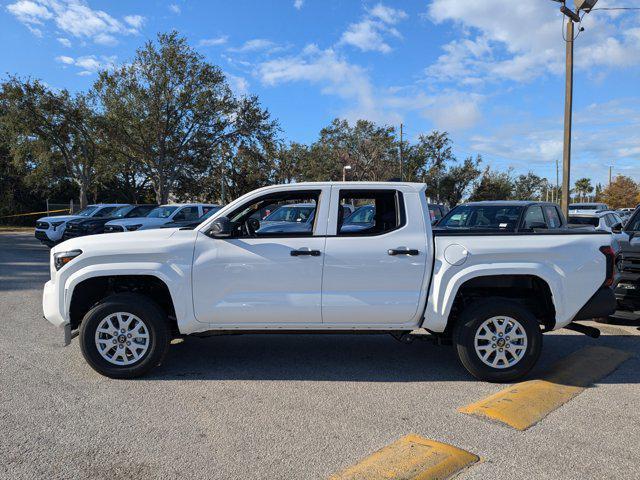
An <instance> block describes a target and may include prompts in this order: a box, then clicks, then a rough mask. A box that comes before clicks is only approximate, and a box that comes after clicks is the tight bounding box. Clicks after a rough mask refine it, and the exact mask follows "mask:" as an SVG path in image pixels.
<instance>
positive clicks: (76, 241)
mask: <svg viewBox="0 0 640 480" xmlns="http://www.w3.org/2000/svg"><path fill="white" fill-rule="evenodd" d="M177 231H178V230H174V229H169V228H166V229H153V230H143V231H135V232H122V233H108V234H98V235H87V236H85V237H78V238H72V239H70V240H67V241H65V242H62V243H60V244H58V245H56V246H55V247H54V248H53V249H52V252H53V253H58V252H65V251H69V250H82V251H101V252H107V251H108V252H127V253H133V252H135V251H137V250H140V249H142V250H143V251H144V250H145V249H146V250H148V249H149V247H150V246H152V245H154V244H157V243H160V244H161V243H162V242H164V241H166V240H167V239H168V238H170V237H171V236H172V235H174V234H175V233H176V232H177Z"/></svg>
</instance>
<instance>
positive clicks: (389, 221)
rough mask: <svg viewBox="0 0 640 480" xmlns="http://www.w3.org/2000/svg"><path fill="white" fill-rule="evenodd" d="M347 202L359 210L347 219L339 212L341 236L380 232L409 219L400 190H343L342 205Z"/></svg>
mask: <svg viewBox="0 0 640 480" xmlns="http://www.w3.org/2000/svg"><path fill="white" fill-rule="evenodd" d="M347 204H348V205H352V206H353V207H354V208H355V209H356V210H355V211H354V213H353V214H352V215H350V216H348V217H347V218H346V219H345V218H344V216H343V215H339V216H338V225H337V229H336V231H337V232H338V235H339V236H345V235H349V236H353V235H381V234H383V233H387V232H391V231H393V230H396V229H398V228H400V227H402V226H403V225H404V224H405V223H406V219H405V213H404V203H403V200H402V193H400V192H399V191H397V190H340V205H341V206H342V205H347ZM338 211H339V212H344V210H343V209H342V208H340V209H339V210H338Z"/></svg>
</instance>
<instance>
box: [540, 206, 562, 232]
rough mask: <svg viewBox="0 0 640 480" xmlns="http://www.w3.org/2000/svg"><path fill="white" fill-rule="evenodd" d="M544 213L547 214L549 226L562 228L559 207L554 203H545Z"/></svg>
mask: <svg viewBox="0 0 640 480" xmlns="http://www.w3.org/2000/svg"><path fill="white" fill-rule="evenodd" d="M544 213H545V214H546V215H547V226H548V227H549V228H560V227H561V226H562V221H561V220H560V214H559V213H558V209H557V208H556V207H555V206H553V205H545V206H544Z"/></svg>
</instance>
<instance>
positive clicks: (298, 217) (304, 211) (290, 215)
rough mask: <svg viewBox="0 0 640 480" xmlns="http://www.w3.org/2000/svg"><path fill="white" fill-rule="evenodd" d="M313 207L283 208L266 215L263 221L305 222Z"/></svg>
mask: <svg viewBox="0 0 640 480" xmlns="http://www.w3.org/2000/svg"><path fill="white" fill-rule="evenodd" d="M314 210H315V207H312V206H309V207H291V206H283V207H280V208H278V209H277V210H276V211H275V212H273V213H271V214H270V215H268V216H267V217H266V218H265V219H264V220H265V221H267V222H305V221H307V220H308V219H309V216H310V215H311V214H312V213H313V212H314Z"/></svg>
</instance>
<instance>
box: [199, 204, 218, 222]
mask: <svg viewBox="0 0 640 480" xmlns="http://www.w3.org/2000/svg"><path fill="white" fill-rule="evenodd" d="M221 208H222V207H211V210H209V211H208V212H207V213H205V214H204V215H202V217H200V218H199V219H198V220H206V219H207V218H209V217H211V216H212V215H213V214H214V213H216V212H217V211H218V210H220V209H221Z"/></svg>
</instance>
